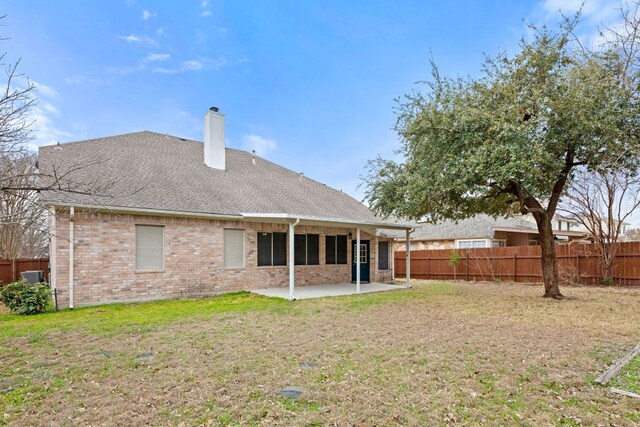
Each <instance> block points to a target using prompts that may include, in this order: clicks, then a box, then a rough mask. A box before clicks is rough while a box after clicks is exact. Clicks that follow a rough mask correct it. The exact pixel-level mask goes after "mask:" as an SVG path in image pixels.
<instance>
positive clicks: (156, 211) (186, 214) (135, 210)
mask: <svg viewBox="0 0 640 427" xmlns="http://www.w3.org/2000/svg"><path fill="white" fill-rule="evenodd" d="M48 206H53V207H66V208H71V207H75V208H80V209H89V210H94V211H98V212H117V213H123V214H127V213H131V214H145V215H160V216H180V217H187V218H210V219H227V220H242V219H243V217H242V216H241V215H227V214H210V213H203V212H188V211H171V210H164V209H147V208H130V207H126V206H96V205H83V204H77V203H50V204H48Z"/></svg>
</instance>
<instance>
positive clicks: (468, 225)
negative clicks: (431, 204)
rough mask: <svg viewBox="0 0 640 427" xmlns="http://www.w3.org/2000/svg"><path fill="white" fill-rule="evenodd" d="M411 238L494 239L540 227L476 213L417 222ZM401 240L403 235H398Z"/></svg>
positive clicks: (573, 234) (533, 230)
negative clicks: (458, 217)
mask: <svg viewBox="0 0 640 427" xmlns="http://www.w3.org/2000/svg"><path fill="white" fill-rule="evenodd" d="M414 226H415V231H414V232H413V233H411V240H414V241H415V240H459V239H492V238H494V236H495V232H496V231H507V232H511V233H532V234H537V233H538V228H537V227H536V224H535V223H534V222H532V221H529V220H526V219H523V218H493V217H491V216H489V215H483V214H480V215H476V216H474V217H471V218H467V219H462V220H458V221H441V222H439V223H437V224H430V223H415V225H414ZM554 234H556V235H570V236H581V235H582V234H583V233H581V232H574V231H564V230H563V231H559V230H554ZM398 238H399V239H400V240H402V239H403V236H398Z"/></svg>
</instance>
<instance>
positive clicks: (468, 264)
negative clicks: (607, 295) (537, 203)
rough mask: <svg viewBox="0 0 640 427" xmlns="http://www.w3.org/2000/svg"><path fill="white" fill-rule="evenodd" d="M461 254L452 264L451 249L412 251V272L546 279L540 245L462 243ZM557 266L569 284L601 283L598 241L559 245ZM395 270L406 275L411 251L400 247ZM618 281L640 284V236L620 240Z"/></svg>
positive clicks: (417, 274) (431, 276)
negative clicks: (467, 246) (466, 245)
mask: <svg viewBox="0 0 640 427" xmlns="http://www.w3.org/2000/svg"><path fill="white" fill-rule="evenodd" d="M456 251H457V254H458V256H459V258H460V261H459V263H458V264H457V266H456V267H455V271H454V267H453V266H451V265H450V263H449V260H450V259H451V250H450V249H438V250H422V251H411V277H412V278H414V279H436V280H453V279H457V280H501V281H516V282H542V268H541V266H540V258H541V255H542V248H541V247H540V246H513V247H504V248H482V249H457V250H456ZM556 254H557V257H558V272H559V274H560V280H561V281H562V282H563V283H565V284H588V285H594V284H596V285H599V284H602V280H603V278H602V274H601V272H600V258H599V255H598V252H597V250H596V248H595V246H594V245H590V244H563V245H557V246H556ZM394 261H395V274H396V276H397V277H406V251H396V252H395V257H394ZM613 272H614V274H613V283H614V284H616V285H624V286H640V242H626V243H619V248H618V251H617V254H616V258H615V261H614V270H613Z"/></svg>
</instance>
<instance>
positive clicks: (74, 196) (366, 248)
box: [39, 108, 410, 307]
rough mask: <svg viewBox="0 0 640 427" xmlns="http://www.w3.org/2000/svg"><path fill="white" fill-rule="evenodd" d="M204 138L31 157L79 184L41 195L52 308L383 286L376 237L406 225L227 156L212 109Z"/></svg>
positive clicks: (100, 145) (100, 144)
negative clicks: (46, 215)
mask: <svg viewBox="0 0 640 427" xmlns="http://www.w3.org/2000/svg"><path fill="white" fill-rule="evenodd" d="M204 134H205V137H204V143H202V142H199V141H192V140H186V139H183V138H178V137H174V136H169V135H164V134H158V133H154V132H148V131H144V132H136V133H131V134H125V135H118V136H112V137H107V138H100V139H92V140H86V141H79V142H71V143H66V144H58V145H56V146H47V147H42V148H40V152H39V164H40V168H41V170H43V171H45V172H46V174H47V175H49V174H51V173H52V172H54V171H56V173H57V174H58V175H61V176H63V178H61V180H64V182H70V183H71V182H73V183H81V186H80V187H74V188H73V190H74V191H72V192H70V191H47V192H46V193H43V194H42V195H41V196H42V198H43V201H44V202H45V204H46V205H47V206H48V208H49V210H50V212H51V213H52V221H51V225H50V227H51V230H50V231H51V236H52V238H51V244H50V260H51V283H52V286H53V287H54V288H55V289H56V290H57V295H58V302H59V305H60V306H62V307H74V306H82V305H94V304H103V303H110V302H133V301H145V300H155V299H168V298H183V297H185V298H186V297H200V296H208V295H215V294H219V293H223V292H229V291H239V290H251V289H260V288H266V287H276V286H289V291H290V292H289V296H290V298H291V299H294V298H295V286H297V285H307V284H337V283H345V282H355V283H356V286H358V289H359V286H360V282H389V281H391V280H393V244H392V242H393V239H392V238H391V237H388V236H385V233H386V231H385V230H396V231H399V230H405V233H406V235H407V237H408V235H409V234H408V233H409V228H410V227H409V226H406V225H401V224H396V223H392V222H389V221H383V220H381V219H380V218H378V217H376V216H374V215H373V214H372V213H371V211H370V210H369V209H368V208H367V207H366V206H364V205H363V204H362V203H360V202H358V201H357V200H355V199H353V198H352V197H350V196H349V195H347V194H345V193H343V192H341V191H337V190H335V189H333V188H330V187H328V186H326V185H324V184H321V183H319V182H317V181H314V180H312V179H309V178H307V177H305V176H304V175H302V174H300V173H296V172H293V171H291V170H289V169H286V168H283V167H281V166H278V165H276V164H274V163H272V162H270V161H267V160H265V159H262V158H260V157H258V156H256V155H255V154H252V153H248V152H245V151H241V150H236V149H231V148H226V147H225V145H224V115H223V114H221V113H219V111H218V110H217V108H212V109H211V110H210V111H208V112H207V114H206V115H205V131H204ZM64 182H63V184H64ZM63 187H64V185H63ZM85 187H86V188H87V189H90V191H86V193H90V194H84V191H83V190H82V188H85ZM63 189H64V188H63ZM356 248H359V250H358V251H356ZM354 253H360V256H358V257H354Z"/></svg>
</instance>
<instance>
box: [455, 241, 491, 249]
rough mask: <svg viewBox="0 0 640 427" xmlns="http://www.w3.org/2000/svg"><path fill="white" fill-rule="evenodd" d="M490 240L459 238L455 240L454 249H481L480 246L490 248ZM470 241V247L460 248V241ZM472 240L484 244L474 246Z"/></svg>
mask: <svg viewBox="0 0 640 427" xmlns="http://www.w3.org/2000/svg"><path fill="white" fill-rule="evenodd" d="M490 240H491V239H460V240H456V249H481V248H490V247H491V246H490V244H491V243H490ZM466 242H472V243H471V247H470V248H461V247H460V244H461V243H466ZM473 242H484V246H474V245H473Z"/></svg>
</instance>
